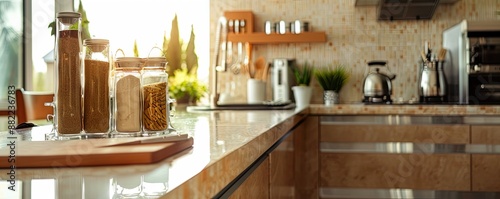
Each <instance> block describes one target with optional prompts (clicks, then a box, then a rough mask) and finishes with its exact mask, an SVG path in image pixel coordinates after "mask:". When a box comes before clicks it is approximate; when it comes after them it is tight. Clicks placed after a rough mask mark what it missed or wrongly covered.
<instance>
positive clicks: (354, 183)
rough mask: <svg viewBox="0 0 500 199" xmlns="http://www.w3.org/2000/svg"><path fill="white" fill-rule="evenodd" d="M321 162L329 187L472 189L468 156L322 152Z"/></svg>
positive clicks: (322, 179) (322, 181) (323, 179)
mask: <svg viewBox="0 0 500 199" xmlns="http://www.w3.org/2000/svg"><path fill="white" fill-rule="evenodd" d="M320 159H321V160H320V186H321V187H325V188H330V187H331V188H408V189H428V190H457V191H469V190H470V176H471V171H470V155H468V154H425V153H421V154H378V153H321V154H320ZM497 179H498V178H497Z"/></svg>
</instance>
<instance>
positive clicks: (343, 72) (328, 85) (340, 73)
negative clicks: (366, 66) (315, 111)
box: [314, 64, 350, 106]
mask: <svg viewBox="0 0 500 199" xmlns="http://www.w3.org/2000/svg"><path fill="white" fill-rule="evenodd" d="M314 76H315V77H316V79H317V80H318V83H319V84H320V85H321V87H322V88H323V91H324V93H323V94H324V102H325V105H327V106H331V105H333V104H336V103H339V92H340V89H342V87H343V86H344V85H345V84H346V83H347V80H348V79H349V76H350V72H349V71H348V70H347V68H346V67H345V66H344V65H342V64H337V65H336V66H334V67H324V68H320V69H317V70H316V71H315V73H314Z"/></svg>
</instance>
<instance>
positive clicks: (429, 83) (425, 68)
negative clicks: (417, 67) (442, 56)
mask: <svg viewBox="0 0 500 199" xmlns="http://www.w3.org/2000/svg"><path fill="white" fill-rule="evenodd" d="M443 63H444V62H442V61H431V62H424V63H422V71H421V72H420V77H419V89H418V93H419V95H420V102H445V101H446V94H447V93H446V87H447V85H448V84H447V82H446V77H445V75H444V71H443Z"/></svg>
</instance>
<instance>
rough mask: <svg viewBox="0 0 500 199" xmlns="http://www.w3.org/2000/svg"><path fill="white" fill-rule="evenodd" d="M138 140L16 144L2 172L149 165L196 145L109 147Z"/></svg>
mask: <svg viewBox="0 0 500 199" xmlns="http://www.w3.org/2000/svg"><path fill="white" fill-rule="evenodd" d="M134 140H138V139H134V138H129V139H127V138H115V139H95V140H65V141H16V142H15V145H14V146H15V148H14V150H15V151H14V152H13V151H11V149H10V147H9V146H8V145H7V147H5V146H6V145H4V146H3V148H1V149H0V168H8V167H10V166H11V164H12V165H15V166H16V168H28V167H79V166H101V165H129V164H148V163H154V162H158V161H160V160H163V159H165V158H167V157H170V156H172V155H174V154H176V153H178V152H180V151H183V150H184V149H187V148H190V147H191V146H192V145H193V138H192V137H191V138H189V139H186V140H182V141H175V142H168V143H154V144H136V145H120V146H109V145H115V144H119V143H122V142H123V143H128V142H130V141H134ZM7 143H9V140H7ZM12 153H13V155H14V156H15V163H13V162H12V160H13V158H12V157H9V156H10V154H12ZM9 160H11V161H10V162H9Z"/></svg>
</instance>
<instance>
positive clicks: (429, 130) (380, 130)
mask: <svg viewBox="0 0 500 199" xmlns="http://www.w3.org/2000/svg"><path fill="white" fill-rule="evenodd" d="M320 132H321V135H320V139H321V141H322V142H420V143H450V144H459V143H469V141H470V139H469V132H470V128H469V125H359V124H358V125H342V124H338V125H337V124H336V125H325V124H323V125H321V129H320Z"/></svg>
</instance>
